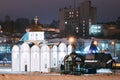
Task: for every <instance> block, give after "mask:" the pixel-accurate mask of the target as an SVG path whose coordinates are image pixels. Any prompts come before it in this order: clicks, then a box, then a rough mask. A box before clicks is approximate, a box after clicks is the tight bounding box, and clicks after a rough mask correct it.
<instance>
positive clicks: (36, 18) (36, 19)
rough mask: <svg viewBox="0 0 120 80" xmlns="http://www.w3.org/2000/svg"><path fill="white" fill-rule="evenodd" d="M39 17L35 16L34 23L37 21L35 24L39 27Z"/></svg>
mask: <svg viewBox="0 0 120 80" xmlns="http://www.w3.org/2000/svg"><path fill="white" fill-rule="evenodd" d="M38 20H39V19H38V17H37V16H35V18H34V21H35V24H36V25H37V23H38Z"/></svg>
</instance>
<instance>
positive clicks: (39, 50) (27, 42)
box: [12, 16, 72, 72]
mask: <svg viewBox="0 0 120 80" xmlns="http://www.w3.org/2000/svg"><path fill="white" fill-rule="evenodd" d="M34 20H35V25H33V26H32V27H31V28H30V30H28V31H27V32H26V33H25V35H24V36H23V37H22V38H21V39H20V41H23V43H22V44H20V45H17V44H16V45H14V46H13V48H12V71H13V72H34V71H38V72H52V71H59V70H60V66H61V64H64V61H63V60H64V57H65V56H66V55H69V54H70V53H71V52H72V45H71V44H65V43H63V42H58V43H59V44H57V43H56V44H51V45H50V43H49V42H47V41H46V40H45V32H44V30H42V27H41V26H39V25H38V24H37V22H38V17H37V16H36V17H35V18H34ZM31 44H32V46H31Z"/></svg>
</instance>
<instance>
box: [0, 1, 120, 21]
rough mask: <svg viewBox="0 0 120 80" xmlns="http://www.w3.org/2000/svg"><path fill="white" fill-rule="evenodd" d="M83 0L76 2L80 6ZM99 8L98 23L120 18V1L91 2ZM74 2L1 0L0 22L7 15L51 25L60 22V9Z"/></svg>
mask: <svg viewBox="0 0 120 80" xmlns="http://www.w3.org/2000/svg"><path fill="white" fill-rule="evenodd" d="M82 1H83V0H76V5H78V4H79V3H80V2H82ZM91 1H92V4H93V6H95V7H97V21H98V22H108V21H115V20H116V19H117V17H119V16H120V0H91ZM73 2H74V1H73V0H0V20H3V19H4V16H5V15H9V16H10V17H11V19H14V20H15V19H16V18H21V17H24V18H29V19H33V18H34V16H38V17H39V19H40V22H41V23H50V22H52V20H58V10H59V8H64V7H68V6H69V5H73Z"/></svg>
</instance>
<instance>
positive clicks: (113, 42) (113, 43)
mask: <svg viewBox="0 0 120 80" xmlns="http://www.w3.org/2000/svg"><path fill="white" fill-rule="evenodd" d="M111 44H112V46H113V51H114V52H113V53H114V55H113V56H114V57H116V52H115V48H116V47H115V41H112V42H111Z"/></svg>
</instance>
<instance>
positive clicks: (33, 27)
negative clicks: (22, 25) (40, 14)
mask: <svg viewBox="0 0 120 80" xmlns="http://www.w3.org/2000/svg"><path fill="white" fill-rule="evenodd" d="M33 31H34V32H36V31H43V29H42V26H39V25H31V26H30V32H33Z"/></svg>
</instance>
